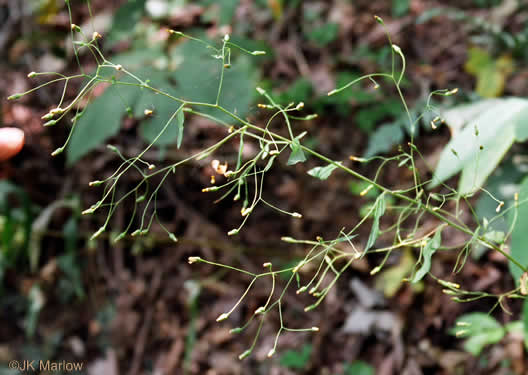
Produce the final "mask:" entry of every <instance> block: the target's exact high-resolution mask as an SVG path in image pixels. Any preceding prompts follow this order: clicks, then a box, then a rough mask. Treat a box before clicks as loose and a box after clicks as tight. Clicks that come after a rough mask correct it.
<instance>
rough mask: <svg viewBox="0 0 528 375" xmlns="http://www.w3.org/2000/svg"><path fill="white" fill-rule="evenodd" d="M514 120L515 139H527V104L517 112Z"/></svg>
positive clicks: (521, 140) (520, 140) (518, 140)
mask: <svg viewBox="0 0 528 375" xmlns="http://www.w3.org/2000/svg"><path fill="white" fill-rule="evenodd" d="M514 121H515V140H516V141H517V142H524V141H526V140H527V139H528V105H527V106H526V108H524V109H522V110H520V111H519V113H517V115H516V116H515V118H514Z"/></svg>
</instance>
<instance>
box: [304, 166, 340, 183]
mask: <svg viewBox="0 0 528 375" xmlns="http://www.w3.org/2000/svg"><path fill="white" fill-rule="evenodd" d="M336 168H337V165H334V164H328V165H327V166H326V167H315V168H312V169H310V170H309V171H308V174H309V175H310V176H312V177H315V178H318V179H320V180H326V179H327V178H328V177H330V175H331V174H332V172H333V171H334V170H335V169H336Z"/></svg>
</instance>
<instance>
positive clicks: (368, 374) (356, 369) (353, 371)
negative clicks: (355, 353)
mask: <svg viewBox="0 0 528 375" xmlns="http://www.w3.org/2000/svg"><path fill="white" fill-rule="evenodd" d="M343 375H374V367H372V366H371V365H369V364H368V363H366V362H363V361H354V362H352V363H347V364H345V369H344V372H343Z"/></svg>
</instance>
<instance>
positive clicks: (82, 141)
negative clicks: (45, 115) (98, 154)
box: [66, 87, 126, 166]
mask: <svg viewBox="0 0 528 375" xmlns="http://www.w3.org/2000/svg"><path fill="white" fill-rule="evenodd" d="M125 111H126V107H125V106H124V105H123V103H122V102H121V100H120V99H119V96H118V95H117V93H116V92H115V91H114V88H113V87H109V88H108V89H107V90H106V91H105V92H104V93H103V94H102V95H101V96H99V97H97V98H96V99H95V100H94V101H93V102H92V103H90V104H89V105H88V107H87V108H86V109H85V111H84V114H83V115H82V117H81V118H80V119H79V120H78V121H77V125H76V127H75V129H74V131H73V134H72V136H71V139H70V142H69V143H68V148H67V154H66V156H67V163H68V165H70V166H71V165H73V164H74V163H75V162H76V161H77V160H79V159H80V158H82V157H83V156H84V155H86V154H87V153H88V152H90V151H92V150H94V149H95V148H97V147H98V146H100V145H102V144H103V143H104V142H105V141H106V140H107V139H109V138H110V137H113V136H114V135H116V134H117V133H118V132H119V128H120V127H121V118H122V117H123V115H124V113H125Z"/></svg>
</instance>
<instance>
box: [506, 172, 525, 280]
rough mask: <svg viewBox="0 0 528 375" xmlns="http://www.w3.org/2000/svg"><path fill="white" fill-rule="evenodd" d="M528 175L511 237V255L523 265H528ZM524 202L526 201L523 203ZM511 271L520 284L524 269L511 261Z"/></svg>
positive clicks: (520, 195) (521, 190)
mask: <svg viewBox="0 0 528 375" xmlns="http://www.w3.org/2000/svg"><path fill="white" fill-rule="evenodd" d="M526 200H528V177H526V178H525V179H524V180H523V182H522V184H521V188H520V191H519V207H518V211H517V215H518V216H517V222H516V223H515V228H513V232H512V237H511V256H512V257H513V258H514V259H515V260H517V261H518V262H519V263H520V264H522V265H523V266H525V267H526V266H528V251H526V249H527V248H528V202H526ZM523 202H524V203H523ZM510 273H511V274H512V276H513V279H514V280H515V283H516V285H519V279H520V278H521V275H522V273H523V271H522V270H521V269H519V267H517V266H516V265H515V264H513V263H511V262H510Z"/></svg>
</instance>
